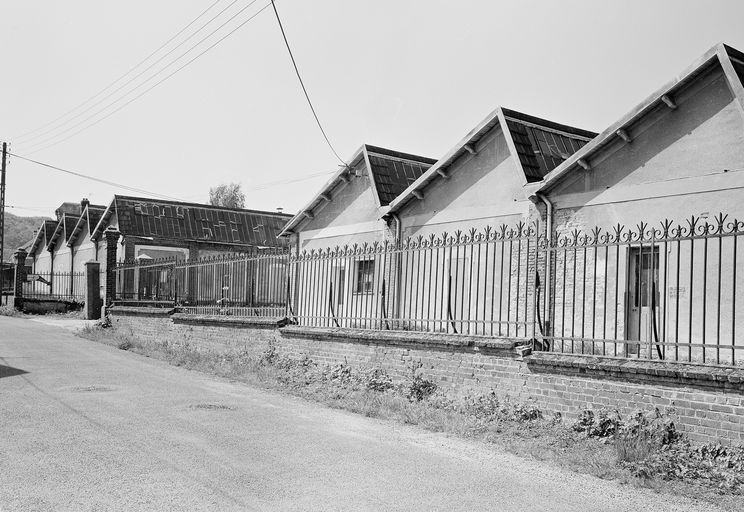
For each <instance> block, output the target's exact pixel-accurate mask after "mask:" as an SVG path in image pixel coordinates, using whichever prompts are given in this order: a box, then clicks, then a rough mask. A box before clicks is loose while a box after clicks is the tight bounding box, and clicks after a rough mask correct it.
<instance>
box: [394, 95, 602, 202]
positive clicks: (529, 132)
mask: <svg viewBox="0 0 744 512" xmlns="http://www.w3.org/2000/svg"><path fill="white" fill-rule="evenodd" d="M497 126H500V127H501V129H502V130H503V131H504V134H505V138H506V141H507V145H508V147H509V150H510V151H511V152H512V157H513V158H514V159H515V163H516V164H517V166H518V167H519V168H521V170H522V172H523V174H524V177H523V181H524V183H531V182H535V181H540V180H541V179H542V178H543V176H545V175H546V174H547V173H548V172H550V171H551V170H553V169H554V168H555V167H556V166H558V165H559V164H560V163H561V162H563V160H565V159H566V158H568V157H569V156H570V155H571V154H573V153H574V152H576V151H578V150H579V149H580V148H581V147H583V146H584V145H586V144H587V143H588V142H589V141H590V140H591V139H593V138H594V137H596V136H597V134H596V133H595V132H591V131H588V130H582V129H580V128H576V127H573V126H568V125H564V124H559V123H555V122H553V121H548V120H547V119H541V118H539V117H535V116H530V115H527V114H523V113H522V112H517V111H516V110H511V109H507V108H503V107H498V108H497V109H496V110H494V111H493V112H491V113H490V114H489V115H488V116H487V117H486V118H485V119H484V120H483V121H481V122H480V123H479V124H478V125H477V126H476V127H475V128H474V129H473V130H471V131H470V133H468V134H467V135H466V136H465V137H464V138H462V139H461V140H460V141H459V142H458V143H457V144H456V145H455V146H454V147H453V148H452V149H451V150H450V151H449V152H448V153H447V154H446V155H444V156H443V157H442V158H441V159H440V160H439V161H437V163H435V164H434V165H433V166H431V167H430V168H429V169H428V170H427V171H426V172H424V173H423V174H422V175H421V177H420V178H419V179H417V180H416V181H415V182H414V183H412V184H411V185H410V186H409V187H408V188H407V189H406V190H404V191H403V192H402V193H401V194H400V195H399V196H398V197H397V198H395V199H394V200H393V201H391V202H390V206H389V208H388V210H387V212H386V213H385V214H386V215H388V214H390V213H394V212H397V211H399V210H400V209H401V208H403V206H405V205H406V204H407V203H408V202H409V201H411V200H412V199H413V198H414V197H420V196H421V194H423V190H424V189H425V188H426V187H427V186H428V185H429V184H430V183H432V182H434V181H436V180H438V179H443V178H445V177H447V176H448V173H449V172H450V169H449V167H450V166H451V165H452V164H453V163H454V162H455V161H456V160H457V159H458V158H460V157H462V156H464V155H468V154H474V153H476V149H477V144H478V142H480V140H481V139H483V138H484V137H485V136H486V135H487V134H488V133H489V132H490V131H491V130H493V129H494V128H496V127H497Z"/></svg>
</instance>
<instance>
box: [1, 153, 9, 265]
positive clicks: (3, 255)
mask: <svg viewBox="0 0 744 512" xmlns="http://www.w3.org/2000/svg"><path fill="white" fill-rule="evenodd" d="M2 158H3V162H2V171H1V172H2V174H0V269H2V266H3V262H4V261H5V163H6V160H7V159H8V143H7V142H3V157H2ZM0 273H2V272H0Z"/></svg>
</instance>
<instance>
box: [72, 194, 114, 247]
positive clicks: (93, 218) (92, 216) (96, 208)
mask: <svg viewBox="0 0 744 512" xmlns="http://www.w3.org/2000/svg"><path fill="white" fill-rule="evenodd" d="M104 211H106V207H105V206H103V205H97V204H88V205H86V206H85V208H84V209H83V213H82V214H81V215H80V218H79V219H78V221H77V224H75V227H74V229H73V231H72V235H71V236H70V237H69V238H68V239H67V245H72V244H73V243H74V242H75V240H76V239H77V238H78V237H79V236H80V235H81V234H83V228H84V227H85V226H87V227H88V229H87V230H86V232H85V235H86V236H90V235H91V234H93V229H94V228H95V226H96V224H98V221H99V220H101V217H102V216H103V212H104Z"/></svg>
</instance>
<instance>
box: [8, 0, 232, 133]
mask: <svg viewBox="0 0 744 512" xmlns="http://www.w3.org/2000/svg"><path fill="white" fill-rule="evenodd" d="M221 1H222V0H216V1H215V2H213V3H212V4H211V5H210V6H209V7H207V8H206V9H204V10H203V11H202V12H201V13H200V14H199V15H198V16H197V17H196V18H194V19H193V20H191V22H189V24H188V25H186V26H185V27H183V28H182V29H181V30H179V31H178V32H176V33H175V34H174V35H173V36H172V37H171V38H170V39H168V40H167V41H166V42H164V43H163V44H161V45H160V46H159V47H157V48H156V49H155V50H153V51H152V52H151V53H150V54H149V55H148V56H147V57H145V58H144V59H142V60H141V61H139V62H138V63H137V64H135V65H134V66H132V67H131V68H130V69H129V70H128V71H127V72H126V73H124V74H123V75H121V76H120V77H119V78H117V79H116V80H114V81H113V82H111V83H110V84H108V85H107V86H106V87H104V88H103V89H101V90H100V91H98V92H97V93H95V94H94V95H93V96H91V97H90V98H88V99H86V100H85V101H83V102H82V103H80V104H78V105H76V106H75V107H73V108H72V109H70V110H68V111H67V112H65V113H64V114H62V115H60V116H59V117H57V118H55V119H52V120H51V121H49V122H48V123H46V124H43V125H41V126H39V127H37V128H35V129H33V130H30V131H28V132H25V133H22V134H21V135H18V136H17V137H15V138H14V140H22V139H24V138H26V137H27V136H28V135H31V134H34V133H36V132H38V131H39V130H43V129H44V128H46V127H47V126H51V125H53V124H55V123H57V121H59V120H61V119H63V118H65V117H67V116H68V115H69V114H71V113H73V112H75V111H76V110H78V109H79V108H80V107H83V106H85V105H87V104H88V103H90V102H91V101H92V100H94V99H95V98H97V97H98V96H100V95H101V94H103V93H104V92H106V91H107V90H109V89H110V88H111V87H113V86H114V85H116V84H117V83H119V82H120V81H121V80H123V79H124V78H126V77H127V76H129V75H130V74H131V73H132V72H133V71H134V70H135V69H137V68H139V67H140V66H141V65H142V64H144V63H145V62H147V61H148V60H150V59H151V58H152V57H153V56H155V55H156V54H157V53H158V52H159V51H160V50H162V49H163V48H165V47H166V46H168V45H169V44H170V43H171V42H173V41H174V40H175V39H176V38H177V37H178V36H180V35H181V34H183V33H184V32H185V31H186V30H187V29H188V28H189V27H191V25H193V24H194V23H196V22H197V21H198V20H199V19H200V18H201V17H202V16H204V15H205V14H206V13H207V12H209V11H210V10H211V9H212V7H214V6H215V5H217V4H218V3H220V2H221ZM230 5H232V4H230ZM228 7H229V6H228ZM223 12H224V11H223ZM213 19H214V18H213ZM210 21H211V20H210ZM200 30H201V29H200ZM197 32H198V30H197ZM32 138H33V137H32Z"/></svg>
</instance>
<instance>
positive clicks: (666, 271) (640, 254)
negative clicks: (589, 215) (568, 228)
mask: <svg viewBox="0 0 744 512" xmlns="http://www.w3.org/2000/svg"><path fill="white" fill-rule="evenodd" d="M742 228H744V223H742V222H741V221H738V220H728V218H727V216H725V215H719V216H718V217H715V218H714V219H711V220H708V219H703V218H696V217H692V218H690V219H689V220H688V221H686V222H685V223H683V224H675V223H673V222H672V221H669V220H665V221H663V222H661V223H660V224H659V225H658V226H650V225H648V224H645V223H642V224H639V225H637V226H635V227H634V228H626V227H624V226H620V225H618V226H616V227H615V228H614V229H613V230H611V231H601V230H599V229H595V230H593V231H592V232H590V233H581V232H578V231H574V232H572V233H570V234H567V235H566V236H561V237H559V238H557V239H556V240H554V242H553V243H551V244H546V247H545V254H546V257H545V258H544V261H545V265H547V266H548V267H549V268H550V269H552V271H551V279H550V282H549V283H548V284H547V286H548V287H549V289H550V290H551V291H550V300H549V301H547V302H544V303H543V304H542V317H543V318H545V319H546V320H547V329H546V330H545V337H546V345H548V346H549V347H550V349H551V350H555V351H558V352H580V353H588V354H600V355H612V356H626V357H638V358H646V359H664V360H674V361H687V362H700V363H716V364H730V365H731V364H742V363H744V343H742V342H741V341H738V342H737V336H738V333H740V332H742V329H743V328H744V325H742V323H743V322H742V318H744V311H742V305H741V301H739V302H738V303H737V291H738V292H740V291H741V289H742V287H744V276H742V272H741V271H739V269H738V267H739V266H741V265H742V263H744V258H743V257H742V255H741V251H739V250H738V246H739V239H740V237H741V236H742V235H743V234H744V230H743V229H742Z"/></svg>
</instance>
